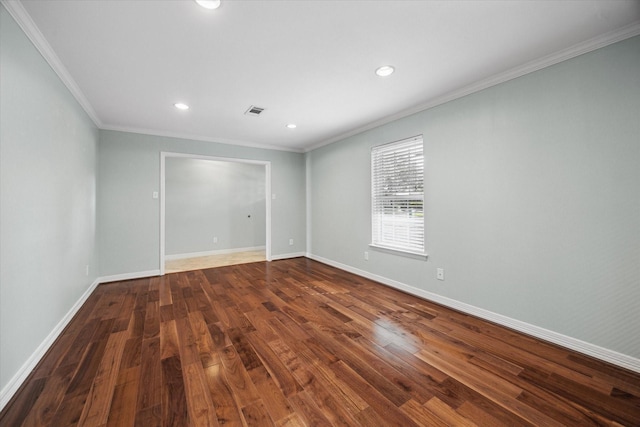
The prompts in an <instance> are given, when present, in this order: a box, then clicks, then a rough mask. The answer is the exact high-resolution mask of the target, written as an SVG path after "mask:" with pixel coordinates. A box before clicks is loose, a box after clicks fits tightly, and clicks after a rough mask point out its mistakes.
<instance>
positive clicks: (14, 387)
mask: <svg viewBox="0 0 640 427" xmlns="http://www.w3.org/2000/svg"><path fill="white" fill-rule="evenodd" d="M100 283H101V282H100V278H98V279H96V280H95V281H94V282H93V283H92V284H91V285H90V286H89V287H88V288H87V290H86V291H85V292H84V293H83V294H82V296H81V297H80V299H78V301H76V303H75V304H74V305H73V307H71V309H70V310H69V311H68V312H67V314H65V316H64V317H63V318H62V319H61V320H60V322H58V324H57V325H56V326H55V328H53V330H52V331H51V332H50V333H49V335H47V337H46V338H45V339H44V341H42V343H41V344H40V345H39V346H38V348H37V349H36V351H34V352H33V354H32V355H31V356H30V357H29V359H27V361H26V362H24V364H23V365H22V366H21V367H20V369H19V370H18V372H16V374H15V375H14V376H13V378H11V380H10V381H9V382H8V383H7V384H6V385H5V386H4V387H3V388H2V391H0V411H2V409H4V407H5V406H6V404H7V403H9V401H10V400H11V398H12V397H13V395H14V394H15V393H16V391H18V389H19V388H20V386H21V385H22V383H23V382H24V381H25V380H26V379H27V377H28V376H29V374H31V371H33V370H34V369H35V367H36V366H37V365H38V363H39V362H40V359H42V357H43V356H44V355H45V354H46V352H47V351H48V350H49V348H50V347H51V346H52V345H53V343H54V342H55V341H56V339H57V338H58V336H59V335H60V333H62V331H63V330H64V328H66V326H67V325H68V324H69V322H70V321H71V319H73V316H75V315H76V313H77V312H78V310H80V307H82V305H83V304H84V303H85V302H86V301H87V299H88V298H89V296H90V295H91V293H92V292H93V291H94V290H95V289H96V287H97V286H98V285H99V284H100Z"/></svg>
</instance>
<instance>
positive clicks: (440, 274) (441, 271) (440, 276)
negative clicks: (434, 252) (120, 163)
mask: <svg viewBox="0 0 640 427" xmlns="http://www.w3.org/2000/svg"><path fill="white" fill-rule="evenodd" d="M436 279H438V280H444V268H436Z"/></svg>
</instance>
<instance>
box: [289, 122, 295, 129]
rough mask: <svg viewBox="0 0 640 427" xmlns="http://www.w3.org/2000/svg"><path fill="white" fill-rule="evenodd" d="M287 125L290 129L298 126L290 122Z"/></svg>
mask: <svg viewBox="0 0 640 427" xmlns="http://www.w3.org/2000/svg"><path fill="white" fill-rule="evenodd" d="M287 127H288V128H289V129H295V128H297V127H298V126H296V125H294V124H293V123H289V124H288V125H287Z"/></svg>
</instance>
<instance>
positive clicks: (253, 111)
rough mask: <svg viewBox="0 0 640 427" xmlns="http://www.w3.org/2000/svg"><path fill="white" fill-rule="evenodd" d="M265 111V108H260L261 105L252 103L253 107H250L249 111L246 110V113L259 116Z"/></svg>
mask: <svg viewBox="0 0 640 427" xmlns="http://www.w3.org/2000/svg"><path fill="white" fill-rule="evenodd" d="M263 111H264V108H260V107H256V106H255V105H252V106H251V107H249V109H248V110H247V111H245V112H244V113H245V114H246V115H248V116H256V117H257V116H259V115H260V114H261V113H262V112H263Z"/></svg>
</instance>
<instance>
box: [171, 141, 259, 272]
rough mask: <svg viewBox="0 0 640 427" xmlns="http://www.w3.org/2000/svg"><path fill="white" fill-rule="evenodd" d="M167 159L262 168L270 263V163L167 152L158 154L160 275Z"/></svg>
mask: <svg viewBox="0 0 640 427" xmlns="http://www.w3.org/2000/svg"><path fill="white" fill-rule="evenodd" d="M167 157H179V158H183V159H193V160H211V161H216V162H229V163H247V164H253V165H262V166H264V173H265V190H264V191H265V195H264V196H265V210H266V212H265V218H266V236H265V246H266V258H267V261H271V162H269V161H264V160H250V159H239V158H234V157H219V156H205V155H199V154H186V153H173V152H169V151H161V152H160V275H161V276H164V274H165V271H164V270H165V269H164V263H165V260H164V257H165V237H166V230H165V218H166V216H165V215H166V213H165V208H166V198H165V188H166V183H165V180H166V159H167Z"/></svg>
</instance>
